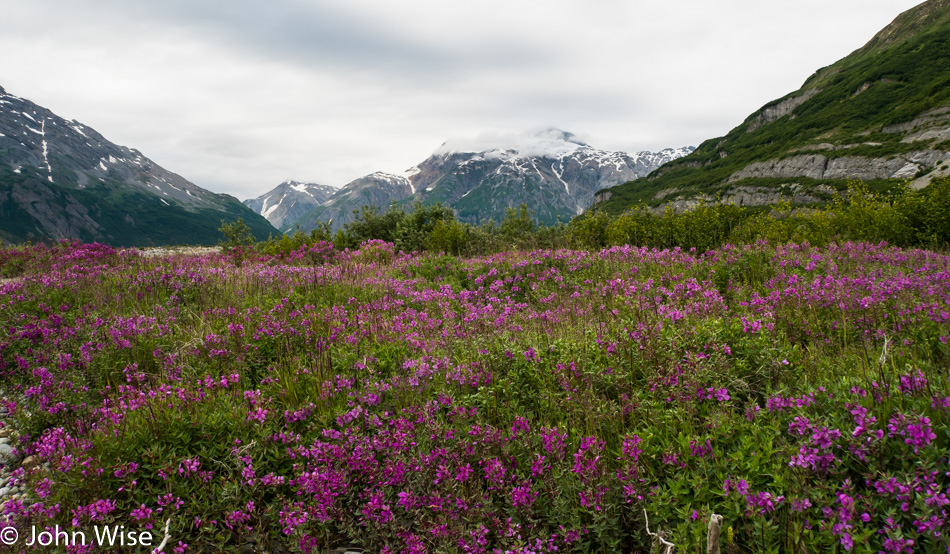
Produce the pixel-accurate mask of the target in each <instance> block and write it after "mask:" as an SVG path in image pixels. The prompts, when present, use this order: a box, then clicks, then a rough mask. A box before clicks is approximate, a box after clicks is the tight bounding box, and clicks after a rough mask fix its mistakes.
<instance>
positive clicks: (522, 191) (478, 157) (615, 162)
mask: <svg viewBox="0 0 950 554" xmlns="http://www.w3.org/2000/svg"><path fill="white" fill-rule="evenodd" d="M692 149H693V148H692V147H683V148H667V149H664V150H662V151H660V152H637V153H634V154H628V153H625V152H608V151H604V150H598V149H596V148H594V147H592V146H590V145H588V144H586V143H585V142H583V141H581V140H580V139H578V138H577V137H576V135H573V134H572V133H568V132H565V131H561V130H558V129H543V130H540V131H534V132H530V133H520V134H508V135H495V136H482V137H476V138H475V139H462V140H450V141H446V142H445V143H443V144H442V145H441V146H440V147H439V148H437V149H436V150H435V151H434V152H433V154H432V155H431V156H429V157H428V158H426V159H425V160H424V161H422V162H421V163H419V164H417V165H415V166H413V167H411V168H409V169H408V170H406V171H405V172H403V174H402V175H396V174H391V173H384V172H376V173H372V174H369V175H366V176H363V177H361V178H359V179H356V180H354V181H352V182H350V183H348V184H347V185H345V186H343V187H342V188H341V189H340V190H339V191H338V192H336V193H335V194H334V195H333V197H332V198H330V199H329V200H328V201H327V202H326V203H324V204H323V205H321V206H318V207H316V208H314V209H313V210H311V211H310V212H308V213H307V214H305V215H304V216H302V217H300V218H298V219H297V220H296V221H294V222H292V223H291V224H290V225H289V226H287V225H285V227H284V230H285V231H288V230H292V229H293V228H300V229H301V230H303V231H308V230H310V229H313V228H315V227H316V226H317V225H318V224H319V223H320V222H330V223H331V226H332V228H334V229H337V228H340V227H341V226H343V225H345V224H346V223H349V222H351V221H352V220H353V217H354V216H353V210H356V209H359V208H360V207H361V206H364V205H368V204H372V205H375V206H377V207H382V208H385V207H387V206H389V205H390V204H392V203H396V204H400V205H407V204H411V203H414V202H419V203H421V204H423V205H433V204H436V203H440V204H442V205H445V206H448V207H451V208H453V209H454V210H455V212H456V215H457V217H458V218H459V219H460V220H461V221H464V222H467V223H481V222H485V221H487V220H489V219H492V220H495V221H500V220H502V219H503V218H504V217H505V214H506V210H507V209H508V208H515V207H518V206H519V205H520V204H521V203H524V204H526V205H527V206H528V208H529V209H530V210H532V211H533V212H534V213H535V217H536V218H537V219H538V220H539V221H540V222H542V223H546V224H553V223H556V222H557V221H559V220H561V221H567V220H569V219H570V218H571V217H574V216H576V215H578V214H579V213H582V212H583V210H584V209H585V208H587V207H588V206H589V205H590V203H591V202H593V199H594V193H595V192H596V191H597V190H599V189H601V188H603V187H604V186H605V185H606V186H609V185H611V184H617V183H621V182H625V181H628V180H630V179H637V178H639V177H642V176H645V175H647V174H648V173H650V172H651V171H653V170H654V169H655V168H656V167H659V166H660V165H662V164H663V163H666V162H667V161H670V160H672V159H675V158H677V157H679V156H682V155H685V154H688V153H689V152H691V151H692Z"/></svg>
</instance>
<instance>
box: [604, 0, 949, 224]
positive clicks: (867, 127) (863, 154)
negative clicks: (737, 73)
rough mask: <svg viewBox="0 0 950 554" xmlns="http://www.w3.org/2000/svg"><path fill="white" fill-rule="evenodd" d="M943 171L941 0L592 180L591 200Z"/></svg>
mask: <svg viewBox="0 0 950 554" xmlns="http://www.w3.org/2000/svg"><path fill="white" fill-rule="evenodd" d="M948 174H950V0H930V1H928V2H924V3H923V4H920V5H919V6H917V7H915V8H913V9H911V10H908V11H907V12H904V13H902V14H901V15H900V16H898V17H897V19H895V20H894V22H893V23H891V24H890V25H888V26H887V27H886V28H884V29H883V30H882V31H880V32H879V33H878V34H877V35H875V36H874V38H872V39H871V41H870V42H868V43H867V44H866V45H865V46H864V47H862V48H860V49H858V50H856V51H855V52H853V53H851V54H850V55H849V56H847V57H846V58H844V59H842V60H840V61H838V62H836V63H835V64H833V65H831V66H828V67H825V68H823V69H820V70H818V71H817V72H816V73H815V74H814V75H812V76H811V77H810V78H809V79H808V80H807V81H806V82H805V84H804V85H803V86H802V88H801V89H799V90H797V91H795V92H792V93H791V94H788V95H786V96H785V97H783V98H779V99H777V100H775V101H773V102H770V103H769V104H767V105H765V106H763V107H762V108H761V109H759V110H758V111H756V112H755V113H753V114H752V115H750V116H749V117H748V118H746V120H745V121H744V122H742V124H740V125H739V126H737V127H736V128H734V129H733V130H732V131H730V132H729V134H727V135H726V136H724V137H719V138H714V139H710V140H707V141H705V142H703V143H702V144H701V145H700V146H699V148H698V149H696V151H695V152H693V153H692V154H691V155H689V156H686V157H684V158H681V159H678V160H676V161H674V162H671V163H669V164H667V165H665V166H663V167H662V168H660V169H659V170H657V171H655V172H654V173H652V174H651V175H649V176H648V177H647V178H646V179H640V180H637V181H634V182H628V183H624V184H622V185H619V186H616V187H612V188H609V189H607V190H604V191H600V192H599V193H598V194H597V200H596V202H595V207H596V209H598V210H604V211H606V212H608V213H614V214H616V213H620V212H622V211H623V210H625V209H627V208H629V207H631V206H634V205H637V204H645V205H648V206H659V205H661V204H665V203H667V202H672V204H673V206H674V207H675V208H678V209H682V208H687V207H689V206H691V205H695V204H696V203H697V202H698V201H699V200H705V201H713V202H715V201H717V199H718V201H725V202H736V203H738V204H746V205H761V204H769V203H773V202H776V201H779V200H782V199H783V198H784V199H788V200H791V201H793V202H795V203H799V204H807V203H812V202H821V201H825V200H827V199H829V198H831V197H832V195H833V194H834V193H835V191H836V190H841V189H844V188H845V187H846V186H847V183H848V181H850V180H863V181H865V182H867V183H868V184H869V186H872V187H878V186H880V187H886V186H891V185H893V184H897V183H900V182H903V181H909V182H910V183H911V185H912V186H913V187H915V188H921V187H925V186H927V184H929V183H930V182H931V181H932V180H933V179H934V178H936V177H940V176H945V175H948Z"/></svg>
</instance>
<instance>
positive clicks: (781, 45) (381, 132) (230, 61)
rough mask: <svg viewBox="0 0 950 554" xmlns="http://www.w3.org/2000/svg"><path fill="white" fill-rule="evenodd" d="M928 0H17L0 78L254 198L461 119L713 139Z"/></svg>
mask: <svg viewBox="0 0 950 554" xmlns="http://www.w3.org/2000/svg"><path fill="white" fill-rule="evenodd" d="M916 2H917V0H840V1H839V2H834V3H829V2H825V1H818V0H802V1H801V2H799V4H796V5H795V7H794V9H792V8H790V7H789V5H787V4H776V3H772V2H761V1H753V0H723V1H722V2H706V1H703V0H682V1H681V2H678V3H676V4H675V5H670V4H669V3H666V4H664V3H658V2H646V1H641V0H632V1H631V0H598V1H595V2H587V3H580V2H571V1H568V0H549V1H548V2H543V3H542V2H527V1H524V0H515V1H511V0H481V1H479V2H477V3H476V2H466V3H446V2H444V1H441V0H440V1H436V0H404V1H400V2H390V1H383V0H345V1H344V0H272V1H270V2H257V1H253V2H252V1H251V0H202V1H197V2H196V1H194V0H162V1H155V0H29V1H22V2H13V3H12V5H10V6H4V17H3V18H0V51H2V52H4V56H0V84H2V86H4V87H5V88H6V89H7V90H8V91H10V92H12V93H14V94H17V95H20V96H23V97H26V98H29V99H31V100H33V101H35V102H37V103H39V104H41V105H44V106H46V107H48V108H50V109H52V110H53V111H54V112H56V113H58V114H60V115H62V116H64V117H67V118H69V119H72V118H75V119H78V120H80V121H81V122H83V123H84V124H86V125H89V126H91V127H93V128H95V129H96V130H98V131H99V132H101V133H103V135H105V136H106V137H107V138H109V139H110V140H112V141H114V142H117V143H119V144H124V145H127V146H130V147H134V148H137V149H139V150H141V151H142V152H143V154H145V155H146V156H148V157H150V158H152V159H153V160H155V161H156V162H157V163H159V164H161V165H163V166H164V167H166V168H168V169H169V170H172V171H175V172H177V173H180V174H182V175H183V176H184V177H186V178H188V179H190V180H192V181H194V182H195V183H197V184H198V185H200V186H204V187H207V188H210V189H211V190H214V191H216V192H227V193H230V194H234V195H236V196H239V197H242V198H243V197H248V196H257V195H259V194H261V193H263V192H264V191H266V190H267V189H269V188H271V187H273V186H275V185H277V184H278V183H280V182H281V181H283V180H284V179H286V178H294V179H297V180H304V181H312V182H320V183H325V184H330V185H335V186H341V185H343V184H345V183H346V182H348V181H350V180H352V179H355V178H357V177H360V176H362V175H364V174H367V173H371V172H373V171H377V170H380V171H388V172H394V173H395V172H399V171H402V170H404V169H406V168H408V167H411V166H412V165H414V164H416V163H418V162H420V161H422V160H423V159H424V158H425V157H426V156H428V155H429V154H430V153H432V152H433V151H434V150H436V149H437V148H439V145H440V144H442V143H443V142H444V141H445V140H446V139H448V138H449V137H481V138H479V139H478V140H483V139H484V137H489V136H491V134H494V135H495V137H496V138H498V137H506V136H508V137H517V136H519V135H520V134H521V133H523V132H524V130H526V129H543V128H547V127H552V126H553V127H557V128H559V129H564V130H566V131H571V132H573V133H577V134H578V135H580V136H583V137H584V139H585V141H586V142H589V143H590V144H591V145H592V146H595V147H597V148H602V149H605V150H626V151H634V152H635V151H640V150H659V149H662V148H665V147H670V146H684V145H688V144H691V145H696V144H698V143H699V142H701V141H702V140H705V139H707V138H711V137H714V136H718V135H722V134H724V133H726V132H727V131H728V130H729V129H730V128H732V127H733V126H735V125H737V124H738V123H740V122H741V121H742V120H743V119H744V118H745V117H746V116H747V115H748V114H749V113H751V112H752V111H753V110H755V109H757V108H758V107H760V106H761V105H763V104H765V103H766V102H768V101H770V100H772V99H774V98H778V97H781V96H783V95H785V94H786V93H788V92H791V91H792V90H795V89H796V88H798V87H799V86H800V85H801V83H802V82H803V81H804V80H805V78H807V77H808V76H809V75H810V74H811V73H812V72H813V71H814V70H816V69H818V68H819V67H821V66H824V65H828V64H830V63H833V62H834V61H835V60H837V59H838V58H840V57H842V56H844V55H846V54H848V53H849V52H850V51H852V50H854V49H856V48H858V47H860V46H861V45H862V44H863V43H864V42H866V41H867V40H868V39H870V38H871V36H872V35H873V34H874V33H875V32H876V31H877V30H879V29H880V28H882V27H883V26H884V25H886V24H887V23H888V22H890V21H891V20H892V19H893V18H894V17H895V16H896V15H897V13H898V12H899V11H900V10H902V9H907V8H910V7H912V6H913V5H914V4H915V3H916Z"/></svg>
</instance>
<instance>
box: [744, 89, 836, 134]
mask: <svg viewBox="0 0 950 554" xmlns="http://www.w3.org/2000/svg"><path fill="white" fill-rule="evenodd" d="M818 92H819V90H818V89H810V90H806V91H805V92H803V93H802V94H800V95H797V96H793V97H791V98H787V99H785V100H782V101H781V102H779V103H777V104H773V105H771V106H766V107H764V108H762V110H761V111H760V112H759V113H758V115H756V116H755V120H754V121H752V123H750V124H749V127H748V129H747V130H746V132H747V133H751V132H753V131H755V130H756V129H758V128H759V127H761V126H763V125H765V124H766V123H771V122H773V121H778V120H779V119H781V118H783V117H785V116H787V115H791V114H792V111H794V110H795V108H797V107H799V106H801V105H802V104H804V103H805V102H807V101H808V100H809V99H811V98H812V97H813V96H815V95H816V94H818Z"/></svg>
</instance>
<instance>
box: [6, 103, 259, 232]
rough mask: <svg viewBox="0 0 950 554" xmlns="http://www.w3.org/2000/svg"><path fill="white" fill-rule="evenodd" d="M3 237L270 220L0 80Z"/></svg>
mask: <svg viewBox="0 0 950 554" xmlns="http://www.w3.org/2000/svg"><path fill="white" fill-rule="evenodd" d="M0 213H2V214H4V215H3V217H0V239H4V240H7V241H9V242H20V241H23V242H25V241H27V240H41V239H55V240H58V239H64V238H66V239H70V238H79V239H82V240H86V241H93V240H96V241H100V242H108V243H111V244H118V245H148V244H150V243H155V244H163V243H164V244H168V243H171V244H184V243H204V244H214V243H216V242H218V240H220V238H221V237H220V233H218V227H220V225H221V220H222V219H224V220H228V221H233V220H235V219H237V218H238V217H243V218H244V219H245V221H246V223H248V225H250V226H251V227H252V229H253V230H254V231H255V233H257V234H258V235H259V236H261V237H262V238H263V237H266V236H267V233H268V232H270V231H272V230H273V229H272V228H271V227H270V225H268V224H267V222H266V221H264V220H263V219H262V218H259V217H258V216H257V215H256V214H254V213H253V212H251V211H250V210H248V209H247V208H245V207H244V206H243V205H241V203H240V202H238V201H237V199H235V198H233V197H231V196H228V195H224V194H215V193H213V192H210V191H207V190H205V189H203V188H201V187H199V186H197V185H195V184H194V183H191V182H190V181H188V180H186V179H185V178H183V177H181V176H180V175H177V174H175V173H172V172H170V171H168V170H166V169H164V168H163V167H161V166H159V165H158V164H156V163H155V162H153V161H152V160H150V159H148V158H146V157H145V156H143V155H142V153H141V152H139V151H138V150H135V149H132V148H127V147H125V146H119V145H116V144H113V143H112V142H109V141H108V140H106V139H105V138H104V137H103V136H102V135H100V134H99V133H97V132H96V131H95V129H92V128H91V127H87V126H85V125H83V124H81V123H79V122H78V121H76V120H72V121H67V120H66V119H63V118H62V117H59V116H58V115H56V114H54V113H53V112H52V111H50V110H48V109H46V108H44V107H41V106H38V105H36V104H34V103H33V102H30V101H29V100H27V99H24V98H20V97H18V96H15V95H13V94H9V93H7V92H6V91H5V90H4V89H3V88H0Z"/></svg>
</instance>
